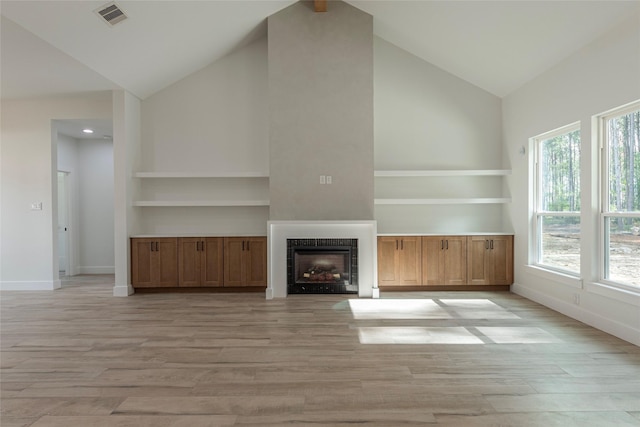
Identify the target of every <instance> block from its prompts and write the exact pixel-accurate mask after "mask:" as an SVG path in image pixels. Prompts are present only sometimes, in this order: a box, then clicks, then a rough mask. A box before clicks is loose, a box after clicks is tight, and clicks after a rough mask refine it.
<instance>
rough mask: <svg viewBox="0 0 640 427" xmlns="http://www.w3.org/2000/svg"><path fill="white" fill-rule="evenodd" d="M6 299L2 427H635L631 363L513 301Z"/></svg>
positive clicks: (458, 295)
mask: <svg viewBox="0 0 640 427" xmlns="http://www.w3.org/2000/svg"><path fill="white" fill-rule="evenodd" d="M62 282H63V287H62V288H61V289H59V290H56V291H54V292H14V291H11V292H9V291H5V292H2V294H1V298H0V304H1V306H0V338H1V339H0V392H1V394H0V399H1V400H2V402H1V405H0V406H1V412H0V425H2V427H5V426H9V427H15V426H20V427H27V426H35V427H62V426H64V427H68V426H92V427H93V426H95V427H133V426H136V427H138V426H141V427H151V426H153V427H186V426H189V427H210V426H260V427H265V426H283V425H287V426H289V425H290V426H333V427H335V426H352V425H354V424H357V425H366V426H377V427H383V426H393V427H396V426H399V425H403V426H405V425H406V426H424V425H445V426H464V427H475V426H495V425H505V426H518V427H521V426H523V427H526V426H536V427H537V426H544V427H547V426H562V427H566V426H569V427H571V426H576V427H577V426H580V427H583V426H597V427H608V426H616V427H617V426H634V425H635V426H639V425H640V348H639V347H637V346H634V345H632V344H630V343H627V342H624V341H621V340H619V339H617V338H615V337H613V336H611V335H608V334H606V333H604V332H601V331H598V330H596V329H593V328H591V327H589V326H587V325H584V324H582V323H580V322H577V321H575V320H572V319H570V318H567V317H565V316H563V315H561V314H559V313H556V312H554V311H552V310H549V309H547V308H545V307H542V306H540V305H538V304H536V303H533V302H531V301H528V300H526V299H524V298H521V297H519V296H516V295H513V294H510V293H508V292H484V291H483V292H395V293H391V292H384V293H383V295H382V298H381V299H379V300H370V299H358V298H355V297H354V296H353V295H350V296H347V295H294V296H291V297H289V298H286V299H276V300H265V299H264V295H261V294H251V293H242V294H220V293H216V294H189V293H181V294H144V295H133V296H131V297H128V298H114V297H113V296H112V292H113V283H114V280H113V276H109V275H98V276H76V277H73V278H63V280H62Z"/></svg>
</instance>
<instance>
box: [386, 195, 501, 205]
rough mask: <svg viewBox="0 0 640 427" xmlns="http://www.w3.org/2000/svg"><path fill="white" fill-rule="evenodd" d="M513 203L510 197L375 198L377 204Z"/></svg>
mask: <svg viewBox="0 0 640 427" xmlns="http://www.w3.org/2000/svg"><path fill="white" fill-rule="evenodd" d="M496 203H511V198H509V197H483V198H463V199H447V198H445V199H375V200H374V204H376V205H467V204H496Z"/></svg>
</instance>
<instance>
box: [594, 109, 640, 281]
mask: <svg viewBox="0 0 640 427" xmlns="http://www.w3.org/2000/svg"><path fill="white" fill-rule="evenodd" d="M639 107H640V105H638V104H635V105H634V106H633V107H631V111H629V109H628V108H627V109H625V110H624V111H622V112H620V111H618V112H617V113H613V114H611V115H609V116H606V117H604V120H603V124H604V126H603V128H604V129H603V130H604V132H603V137H604V149H603V173H602V178H603V183H602V188H603V192H604V194H603V197H602V215H601V216H602V230H603V233H602V234H603V246H604V248H603V249H604V250H603V253H604V256H603V260H602V261H603V269H602V270H603V279H604V280H605V281H611V282H616V283H621V284H627V285H632V286H640V108H639Z"/></svg>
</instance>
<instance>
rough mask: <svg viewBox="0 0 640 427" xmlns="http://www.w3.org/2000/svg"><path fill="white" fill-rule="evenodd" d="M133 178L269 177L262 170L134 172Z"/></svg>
mask: <svg viewBox="0 0 640 427" xmlns="http://www.w3.org/2000/svg"><path fill="white" fill-rule="evenodd" d="M133 177H134V178H269V174H268V173H264V172H221V173H208V172H136V173H134V174H133Z"/></svg>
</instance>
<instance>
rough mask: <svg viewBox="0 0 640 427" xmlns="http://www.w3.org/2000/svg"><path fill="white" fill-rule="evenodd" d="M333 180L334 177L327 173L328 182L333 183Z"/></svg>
mask: <svg viewBox="0 0 640 427" xmlns="http://www.w3.org/2000/svg"><path fill="white" fill-rule="evenodd" d="M332 181H333V178H332V177H331V175H327V184H331V182H332Z"/></svg>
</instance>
